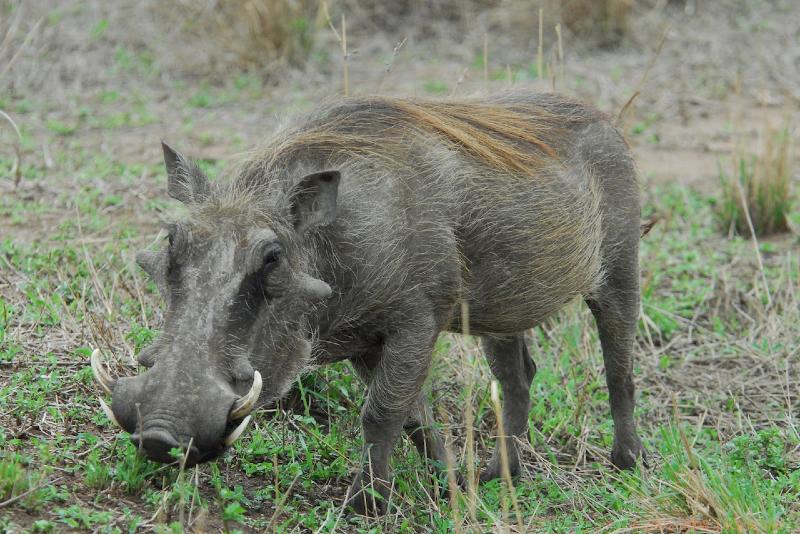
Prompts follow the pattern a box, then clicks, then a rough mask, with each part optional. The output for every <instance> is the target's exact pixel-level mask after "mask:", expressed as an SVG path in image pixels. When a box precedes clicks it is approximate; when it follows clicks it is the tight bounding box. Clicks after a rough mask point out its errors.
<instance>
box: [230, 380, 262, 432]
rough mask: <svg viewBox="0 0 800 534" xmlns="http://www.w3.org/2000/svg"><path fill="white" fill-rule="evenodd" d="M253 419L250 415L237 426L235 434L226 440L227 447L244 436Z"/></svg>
mask: <svg viewBox="0 0 800 534" xmlns="http://www.w3.org/2000/svg"><path fill="white" fill-rule="evenodd" d="M257 372H258V371H256V373H257ZM251 418H252V417H251V416H249V415H248V416H247V417H245V418H244V420H243V421H242V422H241V423H239V426H237V427H236V428H235V429H234V430H233V432H231V433H230V434H228V437H226V438H225V442H224V443H225V446H226V447H230V446H231V445H233V443H234V442H235V441H236V440H237V439H239V436H241V435H242V432H244V430H245V429H246V428H247V425H248V424H249V423H250V419H251Z"/></svg>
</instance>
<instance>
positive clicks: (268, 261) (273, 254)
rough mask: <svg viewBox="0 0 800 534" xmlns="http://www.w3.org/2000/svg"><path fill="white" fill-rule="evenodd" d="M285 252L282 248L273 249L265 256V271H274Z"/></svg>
mask: <svg viewBox="0 0 800 534" xmlns="http://www.w3.org/2000/svg"><path fill="white" fill-rule="evenodd" d="M282 253H283V251H282V250H281V248H280V247H277V246H276V247H273V248H271V249H270V250H268V251H267V252H266V254H264V263H263V266H262V268H264V269H272V267H274V266H275V265H277V264H278V262H279V261H280V259H281V254H282Z"/></svg>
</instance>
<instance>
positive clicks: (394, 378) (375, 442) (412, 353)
mask: <svg viewBox="0 0 800 534" xmlns="http://www.w3.org/2000/svg"><path fill="white" fill-rule="evenodd" d="M437 334H438V330H437V328H436V323H435V321H434V320H433V317H426V316H423V317H416V318H415V319H414V320H413V322H412V323H410V324H407V325H405V326H404V327H401V328H399V329H396V330H394V332H392V333H391V334H390V335H388V336H387V337H386V339H385V341H384V344H383V348H382V350H381V354H380V359H379V360H378V361H377V362H376V363H375V365H374V368H373V370H372V372H371V373H369V374H371V378H370V379H369V390H368V392H367V399H366V401H365V402H364V408H363V409H362V413H361V423H362V428H363V434H364V448H363V452H362V459H361V471H360V473H359V474H358V475H356V478H355V480H354V481H353V484H352V485H351V487H350V490H349V492H348V501H347V504H348V506H350V507H351V508H352V509H353V510H355V511H356V512H357V513H360V514H364V515H377V514H383V513H385V512H386V507H387V503H388V499H389V494H390V490H391V479H390V473H389V456H390V454H391V452H392V448H393V447H394V444H395V442H396V441H397V438H398V437H399V436H400V434H401V433H402V432H403V426H404V424H405V423H406V421H407V419H408V418H409V416H410V415H411V414H412V413H414V411H415V410H416V408H417V402H418V399H419V395H420V392H421V389H422V385H423V383H424V382H425V377H426V375H427V373H428V367H429V365H430V360H431V352H432V350H433V344H434V342H435V340H436V336H437ZM362 364H363V362H362ZM357 368H358V365H357Z"/></svg>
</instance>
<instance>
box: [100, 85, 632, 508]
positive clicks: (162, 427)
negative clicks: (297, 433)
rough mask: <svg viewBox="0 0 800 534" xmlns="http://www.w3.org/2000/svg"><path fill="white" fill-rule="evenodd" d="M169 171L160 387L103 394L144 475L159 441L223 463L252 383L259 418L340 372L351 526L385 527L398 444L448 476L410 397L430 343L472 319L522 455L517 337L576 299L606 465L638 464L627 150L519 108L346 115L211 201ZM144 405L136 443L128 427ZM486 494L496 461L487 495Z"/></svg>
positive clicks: (585, 122)
mask: <svg viewBox="0 0 800 534" xmlns="http://www.w3.org/2000/svg"><path fill="white" fill-rule="evenodd" d="M166 152H167V163H168V168H169V170H170V193H171V194H172V195H173V196H175V197H176V198H179V199H181V200H183V201H184V202H186V203H187V204H188V205H189V207H190V215H189V218H188V221H186V222H184V223H182V224H181V226H180V229H178V227H176V228H173V231H172V234H174V236H173V239H172V241H173V244H172V247H171V248H170V250H168V251H166V252H161V253H156V254H153V253H150V254H149V255H145V256H143V257H142V258H140V263H142V264H143V266H144V267H145V268H146V269H147V270H148V271H149V272H150V273H151V274H153V275H154V277H155V278H156V280H157V281H159V283H160V285H161V287H162V288H163V290H164V294H165V296H166V298H167V300H168V303H169V309H168V313H167V320H166V325H165V331H166V333H167V334H168V336H165V337H164V338H163V339H162V340H160V341H159V342H157V343H156V344H155V345H154V348H153V349H152V350H150V351H149V352H148V353H147V354H146V355H145V356H144V357H143V363H145V364H147V365H148V366H150V365H152V364H153V362H154V361H155V362H157V363H156V365H155V367H154V368H153V369H152V370H150V371H149V372H148V373H145V374H144V375H142V376H140V377H137V378H134V379H126V380H125V381H124V382H125V383H124V387H123V382H122V381H121V382H120V383H119V384H118V386H119V387H116V388H115V391H114V412H115V414H116V415H117V418H118V419H119V420H120V421H121V423H122V426H123V427H125V428H126V429H128V430H129V431H137V432H139V434H137V436H138V438H137V439H140V440H141V439H144V440H145V450H146V451H148V454H151V453H150V449H149V448H148V446H147V445H148V443H149V444H150V445H151V447H150V448H152V449H153V450H154V451H155V453H152V454H151V456H153V457H156V458H158V457H159V456H163V454H162V453H163V446H165V445H164V443H162V442H163V441H164V440H166V442H167V444H174V443H176V442H177V443H181V444H183V445H186V444H187V442H188V440H189V438H194V441H193V445H194V446H195V447H199V449H200V450H199V451H196V460H197V461H202V460H204V459H206V458H208V457H211V456H213V455H214V454H216V453H218V452H219V451H220V450H222V447H221V446H218V445H217V446H216V448H215V445H214V443H215V442H214V440H215V439H216V443H217V444H218V443H219V441H220V440H221V439H222V436H223V435H224V434H225V432H227V431H228V430H229V429H230V425H228V426H227V427H226V424H225V420H224V417H223V418H222V419H221V420H220V417H221V416H220V415H219V414H223V413H226V412H227V410H228V409H229V408H230V405H231V402H233V400H235V399H236V397H237V394H236V392H237V391H238V392H239V393H241V392H242V391H243V390H246V389H247V387H246V386H247V385H248V384H249V382H250V379H251V378H252V376H253V369H252V368H251V365H252V367H253V368H255V369H256V370H259V371H260V373H261V375H263V383H264V392H263V394H262V395H261V397H262V400H268V399H270V398H274V397H277V396H279V395H282V394H283V393H284V392H285V391H286V389H287V387H288V386H289V385H290V384H291V382H292V380H293V379H294V378H295V377H296V376H297V374H298V373H299V372H300V371H301V370H302V369H303V368H304V367H306V365H307V364H309V363H325V362H331V361H335V360H341V359H350V360H351V362H352V363H353V365H354V367H355V369H356V370H357V371H358V372H359V374H360V375H361V376H362V377H363V378H364V379H365V381H366V382H367V383H368V387H369V392H368V395H367V400H366V403H365V406H364V408H363V413H362V419H363V425H364V440H365V445H366V446H365V456H364V458H365V460H364V467H363V470H362V472H361V473H360V474H359V475H358V477H357V479H356V481H355V482H354V485H353V488H352V490H351V504H352V505H353V506H355V507H356V508H357V509H359V510H365V509H366V510H369V509H374V508H378V509H381V508H382V504H381V503H375V502H372V498H370V499H368V501H370V502H366V501H367V499H366V495H367V493H366V492H360V490H361V489H362V488H363V486H364V485H366V484H368V483H370V482H371V483H374V484H375V485H376V487H377V489H378V490H379V492H380V493H383V494H384V495H385V494H386V492H387V487H388V486H387V482H386V481H387V480H388V478H389V471H388V458H389V454H390V452H391V448H392V445H393V443H394V442H395V440H396V439H397V437H398V436H399V434H400V433H402V431H403V428H404V427H405V429H406V431H407V432H408V433H409V434H410V436H411V438H412V439H413V440H414V442H415V444H416V445H417V446H418V447H419V448H420V450H421V451H425V452H426V453H427V454H428V455H429V456H431V457H433V458H436V459H439V460H443V459H444V455H443V454H444V451H443V447H442V444H441V440H440V438H439V437H438V435H437V433H436V432H435V431H434V430H433V428H432V427H431V425H430V410H429V409H428V408H427V405H426V403H425V402H424V401H422V400H421V394H420V390H421V386H422V384H423V381H424V380H425V377H426V375H427V372H428V367H429V363H430V358H431V351H432V348H433V345H434V342H435V340H436V338H437V336H438V335H439V333H440V332H441V331H444V330H451V331H462V330H464V329H465V328H466V326H467V325H463V324H461V323H462V317H468V321H469V324H468V327H469V331H470V332H471V333H473V334H477V335H480V336H482V337H483V342H484V347H485V349H486V351H487V357H488V358H489V362H490V364H491V368H492V372H493V373H494V374H495V376H496V377H497V378H498V380H499V382H500V384H501V386H502V390H503V394H504V399H505V402H504V421H505V429H506V433H507V434H508V435H510V436H519V437H524V435H525V434H526V431H527V415H528V408H529V399H528V394H529V388H530V384H531V380H532V379H533V375H534V373H535V370H536V367H535V365H534V363H533V361H532V360H531V358H530V357H529V355H528V352H527V349H526V348H525V346H524V344H523V332H524V331H525V330H527V329H529V328H531V327H533V326H535V325H537V324H538V323H540V322H541V321H543V320H544V319H545V318H547V317H548V316H550V315H552V314H553V313H555V312H557V311H558V310H559V309H560V308H561V307H562V306H563V305H564V304H566V303H567V302H569V301H570V300H572V299H574V298H575V297H582V298H584V299H585V300H586V301H587V303H588V304H589V306H590V307H591V309H592V311H593V312H594V314H595V317H596V319H597V322H598V327H599V330H600V338H601V341H602V345H603V352H604V356H605V361H606V370H607V379H608V385H609V388H610V399H611V409H612V415H613V416H614V422H615V429H616V434H615V442H614V448H613V451H612V459H613V461H614V463H615V464H616V465H618V466H621V467H629V466H631V465H632V464H633V463H634V462H635V460H636V457H637V456H638V455H639V454H640V452H641V444H640V442H639V439H638V437H637V436H636V433H635V428H634V422H633V418H632V413H633V382H632V378H631V367H632V344H633V336H634V330H635V324H636V319H637V311H638V267H637V265H638V262H637V250H638V239H639V201H638V190H637V184H636V179H635V171H634V165H633V162H632V160H631V156H630V154H629V151H628V149H627V148H626V145H625V143H624V141H623V139H622V138H621V137H620V135H619V134H618V133H617V132H616V130H615V129H614V127H613V126H612V125H611V124H609V123H608V122H607V121H606V120H605V119H604V118H603V117H602V116H601V115H600V114H599V113H598V112H596V111H593V110H591V109H588V108H586V107H584V106H582V105H580V104H577V103H573V102H571V101H566V100H564V99H561V98H559V97H556V96H552V95H533V94H528V93H508V94H503V95H499V96H496V97H493V98H491V99H486V100H480V101H478V100H476V101H469V102H460V103H425V102H416V101H408V100H394V99H388V98H357V99H349V100H345V101H343V102H341V103H338V104H335V105H332V106H328V107H325V108H323V109H322V110H321V111H319V112H317V113H316V114H315V115H313V116H311V117H310V118H308V119H306V120H305V121H303V122H300V123H297V124H296V125H294V126H289V127H287V128H286V129H284V130H283V132H282V133H281V134H279V135H278V136H277V137H276V138H275V139H274V140H273V142H271V143H270V144H269V145H268V146H267V147H266V148H265V149H263V150H261V151H259V152H255V153H253V154H252V155H251V156H250V157H249V159H248V160H247V161H246V162H245V163H244V164H243V165H242V167H241V169H240V171H239V172H238V174H237V175H236V176H235V177H234V178H233V179H232V180H231V181H229V182H221V183H220V184H219V185H217V184H213V185H210V184H208V182H206V181H205V178H204V177H202V175H200V174H199V172H198V171H196V169H193V168H192V167H191V166H190V165H188V164H187V163H186V162H185V161H184V160H183V159H182V158H181V157H180V156H179V155H177V154H175V153H174V152H172V151H171V150H170V149H167V150H166ZM329 171H331V172H329ZM333 171H338V172H333ZM340 176H341V178H340ZM337 186H338V187H337ZM181 235H183V237H181ZM186 235H188V236H189V237H186ZM176 243H181V245H180V246H178V245H176ZM257 243H266V245H258V246H256V244H257ZM270 243H272V245H270ZM275 243H277V244H278V245H275ZM275 246H279V247H280V251H281V256H280V262H275V261H273V260H274V258H272V257H271V256H270V257H269V258H270V259H269V260H268V261H267V265H266V267H265V266H264V265H262V262H263V258H264V257H265V256H264V254H263V250H264V249H269V247H275ZM253 250H255V252H253ZM187 251H188V252H187ZM176 257H178V258H180V259H177V260H176V259H175V258H176ZM252 258H255V259H254V260H253V259H252ZM165 263H167V264H174V265H180V266H183V267H182V268H177V267H176V268H175V269H167V268H165V267H164V264H165ZM275 264H277V265H278V267H275V266H274V265H275ZM267 267H268V268H267ZM320 280H321V281H323V282H324V283H323V282H320ZM298 284H299V285H298ZM325 284H327V285H329V286H330V288H331V289H332V292H331V293H330V294H329V295H328V291H327V286H325ZM253 288H255V291H254V290H253ZM298 288H299V289H298ZM309 288H310V289H309ZM464 310H468V313H467V314H464V313H462V312H463V311H464ZM309 340H310V341H312V351H311V354H310V355H309V353H308V341H309ZM198 353H199V356H198ZM198 361H199V364H198ZM162 362H163V363H162ZM198 365H199V366H200V367H201V370H197V367H198ZM187 368H192V369H194V370H193V371H191V374H193V375H197V376H198V377H197V378H186V377H185V376H183V375H185V374H186V373H187ZM200 375H202V376H200ZM178 381H180V384H179V383H178ZM186 395H191V397H190V398H192V399H193V402H194V405H192V406H190V407H188V408H187V407H186V406H185V405H184V404H180V403H179V402H178V401H179V400H180V399H181V398H186V397H185V396H186ZM142 397H144V398H145V400H144V401H142V404H141V407H142V419H143V422H142V423H141V424H137V423H136V421H135V420H134V417H133V411H132V408H131V406H133V403H134V401H135V399H137V398H142ZM173 397H174V398H175V399H176V400H170V399H171V398H173ZM198 403H199V404H198ZM199 405H204V406H205V405H207V406H209V408H208V409H206V410H205V411H204V412H202V413H201V412H198V410H197V406H199ZM220 406H221V408H220ZM150 412H154V413H156V414H157V415H156V416H154V417H155V418H156V419H158V420H159V421H162V422H160V423H158V424H157V425H155V427H157V429H156V430H152V429H151V430H148V428H149V427H148V418H149V413H150ZM164 413H168V414H170V415H169V417H166V418H165V417H164V415H163V414H164ZM165 419H166V420H167V421H168V422H167V423H163V420H165ZM169 421H172V422H169ZM142 426H143V427H144V432H142V429H141V428H140V427H142ZM210 429H211V430H210ZM148 432H150V434H148ZM164 434H166V435H167V437H164ZM143 436H144V437H143ZM198 436H199V438H198ZM168 438H169V439H168ZM148 440H149V441H148ZM367 451H368V452H369V454H368V455H367V454H366V453H367ZM508 452H509V467H510V470H511V472H512V474H516V472H518V470H519V459H518V454H517V451H516V448H514V447H511V448H509V451H508ZM367 458H369V459H367ZM499 473H500V459H499V455H498V453H497V451H496V452H495V455H494V457H493V459H492V460H491V462H490V464H489V466H488V468H487V470H486V472H484V474H483V478H484V479H487V478H493V477H496V476H498V475H499Z"/></svg>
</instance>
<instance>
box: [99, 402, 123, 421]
mask: <svg viewBox="0 0 800 534" xmlns="http://www.w3.org/2000/svg"><path fill="white" fill-rule="evenodd" d="M97 400H99V401H100V407H101V408H102V409H103V412H105V414H106V417H108V418H109V419H110V420H111V422H112V423H114V424H115V425H117V426H118V427H120V428H122V425H121V424H119V421H117V418H116V417H114V412H112V411H111V408H109V407H108V404H106V401H104V400H103V398H102V397H97Z"/></svg>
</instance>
